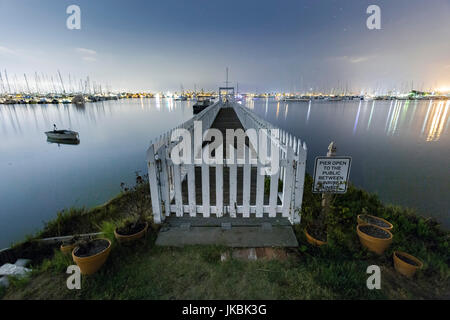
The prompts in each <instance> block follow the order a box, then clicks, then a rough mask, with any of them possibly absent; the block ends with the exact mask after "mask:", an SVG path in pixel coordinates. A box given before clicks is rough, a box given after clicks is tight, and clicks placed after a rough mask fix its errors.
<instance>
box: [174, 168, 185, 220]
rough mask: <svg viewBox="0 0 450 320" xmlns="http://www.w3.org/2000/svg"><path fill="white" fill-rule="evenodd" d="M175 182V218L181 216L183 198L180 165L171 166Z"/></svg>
mask: <svg viewBox="0 0 450 320" xmlns="http://www.w3.org/2000/svg"><path fill="white" fill-rule="evenodd" d="M173 172H174V182H175V204H176V208H177V209H176V214H177V217H182V216H183V198H182V196H181V168H180V165H174V166H173Z"/></svg>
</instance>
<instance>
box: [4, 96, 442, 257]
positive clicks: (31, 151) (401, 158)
mask: <svg viewBox="0 0 450 320" xmlns="http://www.w3.org/2000/svg"><path fill="white" fill-rule="evenodd" d="M192 104H193V102H191V101H187V102H181V101H173V100H171V99H162V100H158V99H131V100H119V101H107V102H97V103H90V104H86V106H85V107H81V108H80V107H76V106H74V105H16V106H10V105H0V179H1V180H0V248H2V247H5V246H8V245H9V244H11V243H12V242H14V241H18V240H21V239H22V238H23V237H24V235H25V234H30V233H33V232H35V231H37V230H39V229H40V228H41V227H42V225H43V221H47V220H49V219H52V218H54V217H55V216H56V212H57V211H58V210H61V209H63V208H67V207H71V206H86V207H91V206H94V205H98V204H101V203H104V202H105V201H107V200H108V199H110V198H111V197H113V196H114V195H116V194H117V193H118V192H119V191H120V188H119V185H120V183H121V182H126V183H132V182H133V180H134V172H135V171H137V170H140V171H141V172H143V173H145V172H146V164H145V152H146V149H147V147H148V144H149V142H150V140H151V139H152V138H154V137H155V136H157V135H159V134H160V133H161V132H163V131H166V130H167V129H168V128H171V127H174V126H176V125H177V124H179V123H181V122H183V121H185V120H187V119H189V118H190V117H191V116H192ZM246 104H247V106H248V107H249V108H250V109H253V110H254V111H255V112H256V113H258V114H260V115H261V116H262V117H264V118H266V119H267V120H269V121H271V122H273V123H274V124H276V125H278V126H280V127H282V128H284V129H286V130H287V131H288V132H291V133H292V134H295V135H297V136H298V137H300V138H301V139H302V140H304V141H306V143H307V145H308V163H307V171H308V172H309V173H312V171H313V166H314V158H315V157H316V156H317V155H324V154H326V151H327V146H328V144H329V143H330V141H332V140H333V141H335V142H336V144H337V146H338V154H339V155H349V156H352V157H353V161H352V169H351V173H350V179H351V181H352V182H353V183H354V184H356V185H358V186H361V187H364V188H366V189H367V190H369V191H372V192H376V193H377V194H378V195H379V196H380V197H381V199H382V200H383V201H385V202H386V203H395V204H400V205H405V206H409V207H413V208H416V209H417V210H418V211H419V212H421V213H423V214H424V215H429V216H434V217H437V218H438V219H439V220H440V221H442V222H443V224H445V225H446V226H447V227H449V226H450V213H449V207H450V203H449V197H448V191H449V190H450V166H449V159H450V135H449V132H448V126H449V114H450V110H449V109H450V105H449V103H448V102H446V101H444V102H440V101H433V102H431V103H430V102H428V101H422V102H415V101H397V102H395V101H375V102H364V101H363V102H359V101H348V102H312V103H310V104H308V103H304V102H299V103H292V102H289V103H284V102H278V101H276V100H273V99H255V100H248V101H247V102H246ZM53 123H56V124H57V126H58V127H59V128H71V129H73V130H76V131H78V132H79V133H80V140H81V143H80V144H79V145H58V144H54V143H48V142H47V141H46V137H45V135H44V131H48V130H50V129H51V128H52V125H53Z"/></svg>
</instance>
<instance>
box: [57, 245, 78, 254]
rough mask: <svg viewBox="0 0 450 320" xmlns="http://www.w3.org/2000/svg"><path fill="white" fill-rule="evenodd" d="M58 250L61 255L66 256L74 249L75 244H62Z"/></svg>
mask: <svg viewBox="0 0 450 320" xmlns="http://www.w3.org/2000/svg"><path fill="white" fill-rule="evenodd" d="M59 249H60V250H61V252H62V253H65V254H68V253H71V252H72V250H73V249H75V244H67V245H64V244H62V245H61V246H60V247H59Z"/></svg>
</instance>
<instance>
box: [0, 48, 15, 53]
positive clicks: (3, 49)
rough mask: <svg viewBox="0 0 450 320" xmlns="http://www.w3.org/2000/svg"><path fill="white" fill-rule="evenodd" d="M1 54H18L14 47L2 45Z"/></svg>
mask: <svg viewBox="0 0 450 320" xmlns="http://www.w3.org/2000/svg"><path fill="white" fill-rule="evenodd" d="M0 54H13V55H15V54H16V51H14V50H13V49H10V48H7V47H2V46H0Z"/></svg>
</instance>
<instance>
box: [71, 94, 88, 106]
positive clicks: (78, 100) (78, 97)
mask: <svg viewBox="0 0 450 320" xmlns="http://www.w3.org/2000/svg"><path fill="white" fill-rule="evenodd" d="M85 101H86V100H85V99H84V96H83V95H82V94H79V95H76V96H75V97H73V98H72V103H74V104H84V103H85Z"/></svg>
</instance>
